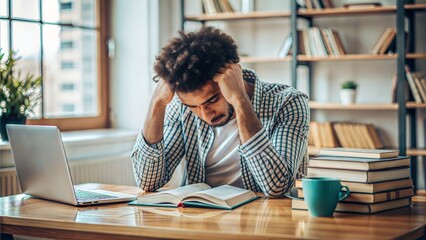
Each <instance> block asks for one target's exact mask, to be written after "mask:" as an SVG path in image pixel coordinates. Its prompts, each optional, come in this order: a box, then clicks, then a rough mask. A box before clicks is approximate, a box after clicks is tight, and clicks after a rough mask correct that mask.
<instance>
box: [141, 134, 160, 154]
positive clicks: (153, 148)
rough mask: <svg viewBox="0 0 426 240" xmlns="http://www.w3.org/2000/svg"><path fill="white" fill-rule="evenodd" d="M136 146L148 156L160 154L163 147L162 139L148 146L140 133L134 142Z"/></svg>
mask: <svg viewBox="0 0 426 240" xmlns="http://www.w3.org/2000/svg"><path fill="white" fill-rule="evenodd" d="M136 142H137V144H136V146H137V147H138V148H139V149H141V150H142V151H143V152H146V153H148V154H152V153H158V152H161V150H162V149H163V146H164V142H163V139H161V140H160V141H159V142H158V143H154V144H149V143H147V142H146V140H145V137H144V136H143V133H142V131H141V132H140V133H139V135H138V138H137V140H136Z"/></svg>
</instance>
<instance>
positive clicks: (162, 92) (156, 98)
mask: <svg viewBox="0 0 426 240" xmlns="http://www.w3.org/2000/svg"><path fill="white" fill-rule="evenodd" d="M174 95H175V93H174V91H173V90H172V88H171V87H170V85H169V84H168V83H166V82H165V81H164V80H163V79H161V80H160V81H158V84H157V87H155V91H154V94H153V95H152V98H151V104H150V105H149V110H148V114H147V116H146V119H145V126H144V128H143V136H144V137H145V140H146V142H147V143H148V144H154V143H157V142H159V141H161V139H162V138H163V129H164V117H165V112H166V106H167V104H169V103H170V102H171V101H172V100H173V96H174Z"/></svg>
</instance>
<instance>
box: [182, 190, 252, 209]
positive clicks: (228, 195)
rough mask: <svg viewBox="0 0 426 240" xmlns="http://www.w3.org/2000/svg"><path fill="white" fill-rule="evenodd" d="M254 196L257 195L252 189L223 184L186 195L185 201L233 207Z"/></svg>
mask: <svg viewBox="0 0 426 240" xmlns="http://www.w3.org/2000/svg"><path fill="white" fill-rule="evenodd" d="M254 197H256V195H255V194H254V193H253V192H252V191H250V190H247V189H242V188H237V187H233V186H229V185H223V186H220V187H215V188H212V189H208V190H204V191H201V192H197V193H194V194H190V195H188V196H187V197H185V198H184V200H183V201H197V202H204V203H207V204H215V205H219V206H227V207H232V206H234V205H236V204H238V203H241V202H244V201H246V200H249V199H251V198H254Z"/></svg>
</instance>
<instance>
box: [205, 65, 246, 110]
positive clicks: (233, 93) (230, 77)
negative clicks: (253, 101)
mask: <svg viewBox="0 0 426 240" xmlns="http://www.w3.org/2000/svg"><path fill="white" fill-rule="evenodd" d="M213 81H215V82H216V83H217V84H218V85H219V88H220V91H221V92H222V95H223V97H224V98H225V99H226V101H227V102H228V103H230V104H231V105H232V106H235V105H236V104H237V103H238V102H240V101H242V100H248V99H249V98H248V95H247V92H246V89H245V87H244V80H243V72H242V68H241V65H240V64H237V63H234V64H226V65H225V67H224V68H221V69H219V72H218V73H217V74H216V75H215V76H214V77H213Z"/></svg>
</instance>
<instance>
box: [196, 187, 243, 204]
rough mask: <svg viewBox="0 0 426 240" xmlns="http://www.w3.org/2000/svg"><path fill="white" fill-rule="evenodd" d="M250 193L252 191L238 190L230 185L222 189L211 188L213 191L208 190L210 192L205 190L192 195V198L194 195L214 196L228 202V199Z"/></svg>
mask: <svg viewBox="0 0 426 240" xmlns="http://www.w3.org/2000/svg"><path fill="white" fill-rule="evenodd" d="M248 191H250V190H247V189H242V188H237V187H233V186H229V185H223V186H220V187H215V188H211V189H208V190H205V191H202V192H199V193H195V194H191V195H192V196H194V195H198V196H199V195H200V194H203V195H209V196H213V197H215V198H217V199H220V200H223V201H226V200H228V199H231V198H235V197H237V196H239V195H242V194H244V193H246V192H248Z"/></svg>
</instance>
